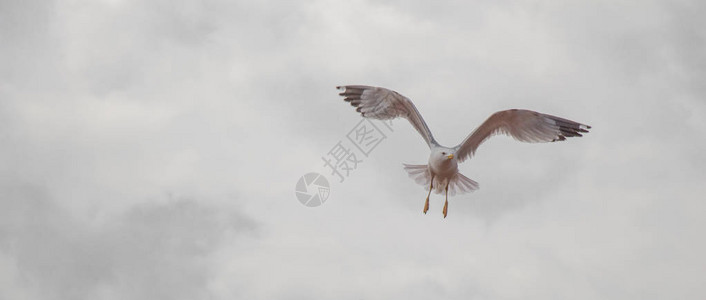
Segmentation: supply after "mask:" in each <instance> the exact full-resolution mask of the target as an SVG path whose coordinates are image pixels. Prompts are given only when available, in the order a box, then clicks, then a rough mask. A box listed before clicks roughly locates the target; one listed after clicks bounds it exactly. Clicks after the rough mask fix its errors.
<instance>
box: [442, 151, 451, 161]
mask: <svg viewBox="0 0 706 300" xmlns="http://www.w3.org/2000/svg"><path fill="white" fill-rule="evenodd" d="M441 156H443V157H446V159H449V160H451V159H454V153H453V151H451V149H446V150H441Z"/></svg>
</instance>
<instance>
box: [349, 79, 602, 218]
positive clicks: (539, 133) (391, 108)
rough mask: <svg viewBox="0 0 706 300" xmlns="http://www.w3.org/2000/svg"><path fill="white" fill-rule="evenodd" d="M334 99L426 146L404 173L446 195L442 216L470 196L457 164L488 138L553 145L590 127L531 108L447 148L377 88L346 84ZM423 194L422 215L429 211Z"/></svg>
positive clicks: (496, 118) (400, 100) (406, 107)
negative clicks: (403, 123)
mask: <svg viewBox="0 0 706 300" xmlns="http://www.w3.org/2000/svg"><path fill="white" fill-rule="evenodd" d="M337 88H338V89H340V90H343V92H342V93H340V94H339V95H341V96H344V97H345V98H344V100H345V101H347V102H350V104H351V105H352V106H354V107H357V109H356V111H358V112H360V113H361V115H362V116H363V117H366V118H373V119H380V120H388V119H393V118H397V117H402V118H405V119H407V120H408V121H409V122H410V123H411V124H412V126H413V127H414V129H416V130H417V132H419V134H420V135H421V136H422V138H423V139H424V141H425V142H426V143H427V145H428V146H429V150H430V151H431V153H430V154H429V162H428V164H427V165H408V164H404V169H405V171H407V173H408V174H409V176H410V177H411V178H413V179H414V181H415V182H417V183H418V184H421V185H423V186H425V187H427V188H428V189H429V194H431V192H432V190H435V191H436V193H437V194H438V193H441V192H442V191H443V192H445V193H446V202H445V203H444V209H443V214H444V218H445V217H446V215H447V209H448V195H449V193H450V194H451V195H452V196H453V195H454V194H456V193H457V192H458V193H467V192H472V191H474V190H477V189H478V183H477V182H475V181H473V180H472V179H470V178H468V177H466V176H464V175H463V174H461V173H459V172H458V164H459V163H460V162H463V161H464V160H466V159H469V158H471V157H472V156H473V155H474V154H475V152H476V150H477V149H478V146H480V144H482V143H483V142H484V141H485V140H487V139H488V138H490V137H491V136H493V135H496V134H499V133H502V134H506V135H510V136H512V137H513V138H515V139H516V140H518V141H522V142H555V141H563V140H565V139H566V138H567V137H575V136H582V135H581V133H585V132H588V129H590V128H591V126H588V125H584V124H581V123H577V122H574V121H570V120H567V119H564V118H560V117H556V116H552V115H547V114H542V113H538V112H534V111H531V110H524V109H510V110H503V111H499V112H496V113H494V114H492V115H491V116H490V117H489V118H488V119H487V120H486V121H485V122H483V124H481V125H480V126H479V127H478V128H477V129H476V130H474V131H473V132H471V134H469V135H468V136H467V137H466V139H464V140H463V141H462V142H461V143H460V144H459V145H457V146H456V147H453V148H449V147H444V146H441V145H439V143H437V142H436V140H435V139H434V136H433V135H432V134H431V131H430V130H429V127H428V126H427V124H426V123H425V122H424V119H423V118H422V116H421V114H419V111H417V108H416V107H415V106H414V104H413V103H412V101H411V100H409V99H408V98H406V97H405V96H402V95H401V94H399V93H397V92H395V91H392V90H388V89H385V88H381V87H372V86H364V85H348V86H342V87H337ZM429 194H427V199H426V202H425V204H424V210H423V212H424V213H425V214H426V212H427V210H428V209H429Z"/></svg>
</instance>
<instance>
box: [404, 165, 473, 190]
mask: <svg viewBox="0 0 706 300" xmlns="http://www.w3.org/2000/svg"><path fill="white" fill-rule="evenodd" d="M404 170H405V171H407V174H408V175H409V177H410V178H412V179H414V182H416V183H417V184H419V185H422V186H424V189H425V190H429V184H430V183H431V173H430V172H429V167H427V165H408V164H404ZM446 184H447V180H443V182H442V180H439V178H438V177H435V178H434V185H433V188H434V193H437V194H441V193H443V192H444V189H445V188H446ZM448 185H449V195H451V196H453V195H455V194H457V193H458V194H465V193H470V192H472V191H475V190H477V189H478V182H475V181H474V180H473V179H470V178H468V177H466V176H464V175H463V174H461V173H456V174H454V176H452V177H451V178H450V179H449V180H448Z"/></svg>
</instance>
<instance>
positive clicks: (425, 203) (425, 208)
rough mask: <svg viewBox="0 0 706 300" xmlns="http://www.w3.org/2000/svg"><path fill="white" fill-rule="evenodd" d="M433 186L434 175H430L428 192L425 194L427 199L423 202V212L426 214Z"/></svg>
mask: <svg viewBox="0 0 706 300" xmlns="http://www.w3.org/2000/svg"><path fill="white" fill-rule="evenodd" d="M433 187H434V176H432V177H431V182H430V183H429V194H427V201H425V202H424V214H425V215H426V214H427V210H429V195H431V190H432V188H433Z"/></svg>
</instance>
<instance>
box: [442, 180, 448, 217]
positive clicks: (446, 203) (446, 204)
mask: <svg viewBox="0 0 706 300" xmlns="http://www.w3.org/2000/svg"><path fill="white" fill-rule="evenodd" d="M448 209H449V185H448V184H447V185H446V202H444V210H443V213H444V219H446V212H447V211H448Z"/></svg>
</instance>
